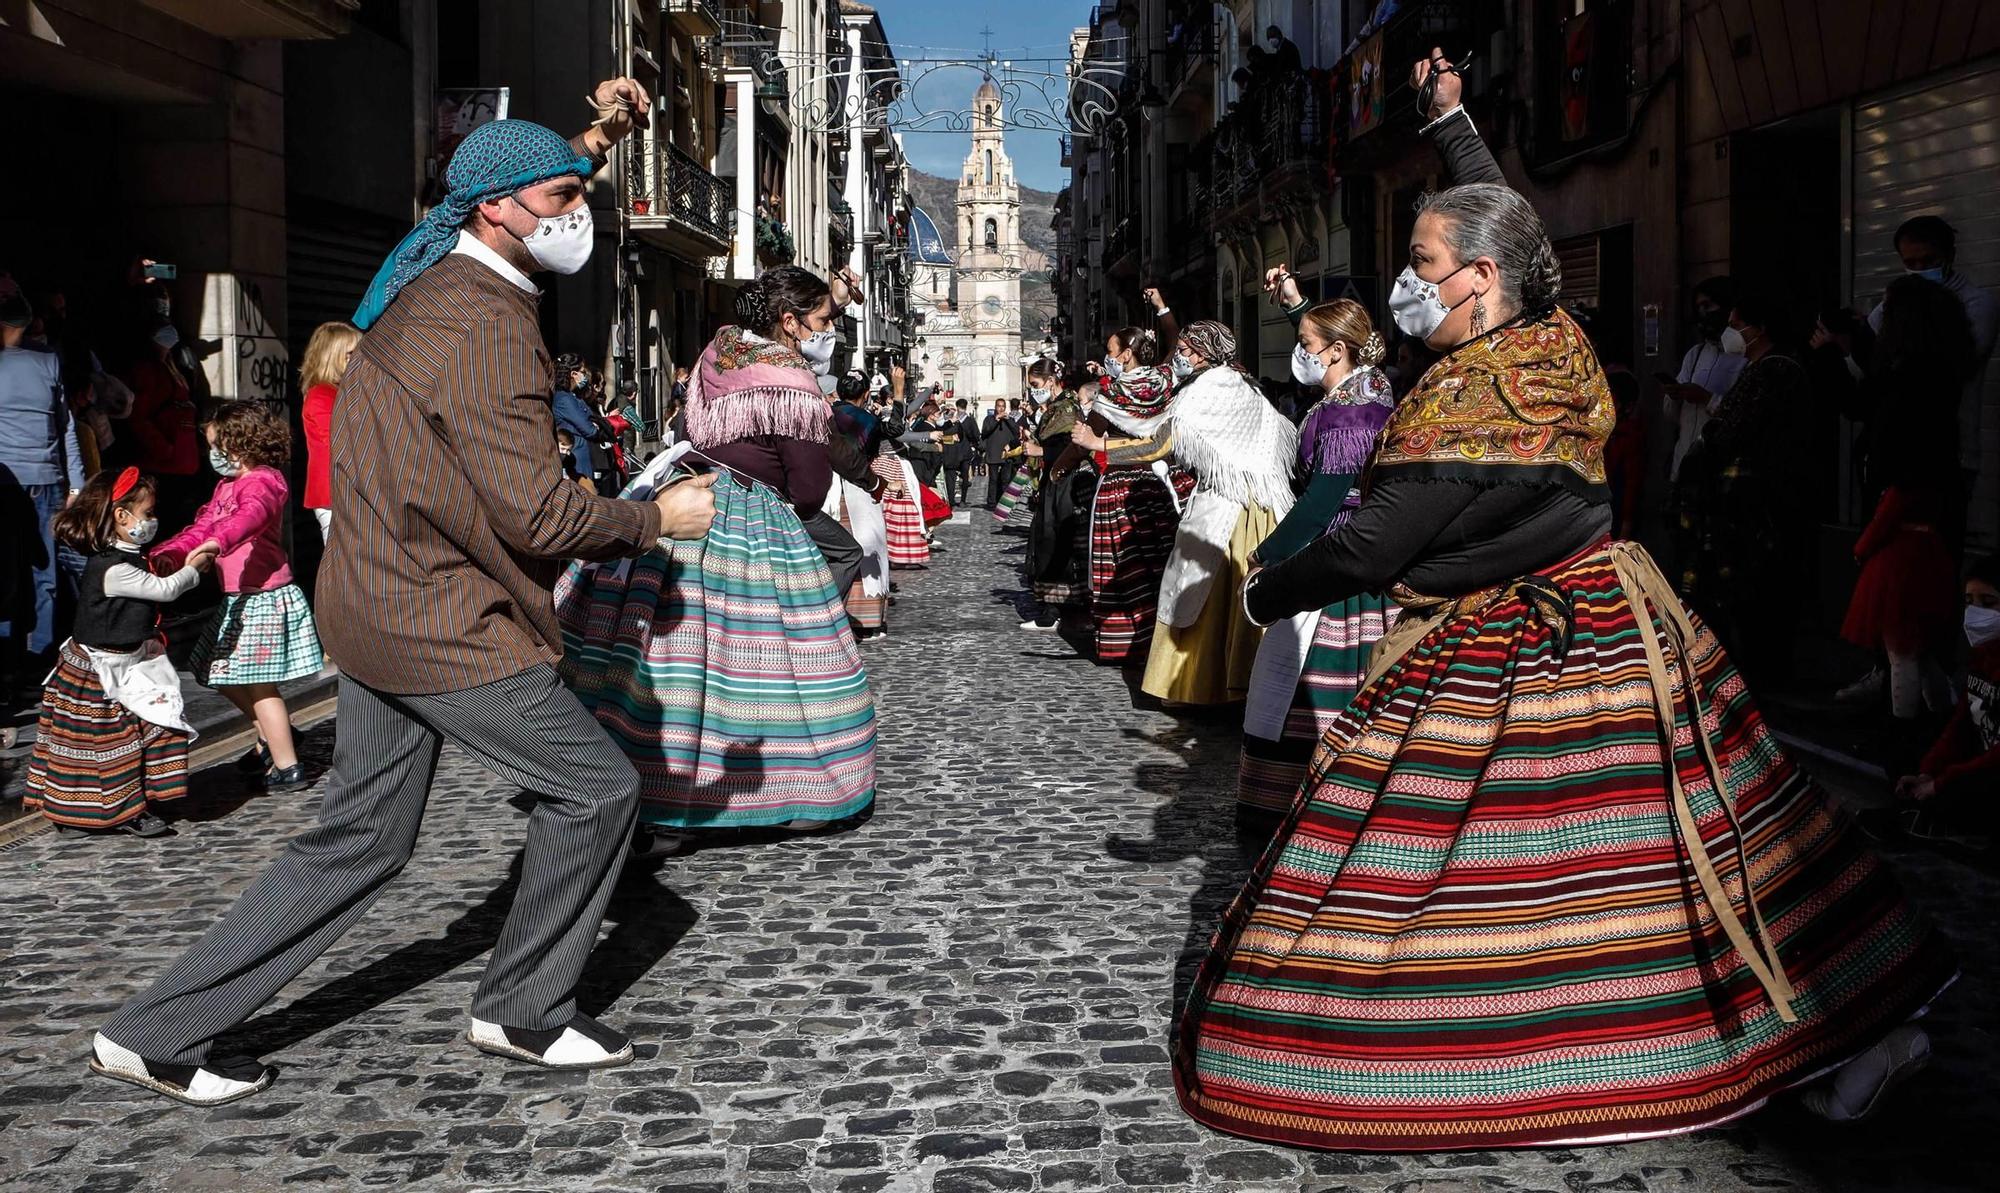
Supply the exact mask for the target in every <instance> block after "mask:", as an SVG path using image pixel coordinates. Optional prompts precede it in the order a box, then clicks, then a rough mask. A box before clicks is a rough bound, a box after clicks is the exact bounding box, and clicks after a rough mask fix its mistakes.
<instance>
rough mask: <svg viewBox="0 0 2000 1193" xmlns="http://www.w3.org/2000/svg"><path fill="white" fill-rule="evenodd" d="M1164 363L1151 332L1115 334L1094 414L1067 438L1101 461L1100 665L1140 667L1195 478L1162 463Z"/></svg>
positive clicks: (1092, 570)
mask: <svg viewBox="0 0 2000 1193" xmlns="http://www.w3.org/2000/svg"><path fill="white" fill-rule="evenodd" d="M1164 358H1165V350H1164V349H1162V347H1161V345H1160V339H1159V337H1158V336H1157V335H1155V334H1154V333H1153V332H1150V331H1141V330H1139V329H1138V328H1136V327H1126V328H1121V329H1120V330H1118V331H1115V332H1112V333H1111V336H1110V337H1109V339H1108V340H1107V341H1106V343H1105V357H1104V365H1103V370H1104V375H1103V376H1102V377H1101V378H1100V379H1099V381H1098V395H1097V400H1096V402H1095V403H1094V405H1093V406H1092V409H1091V415H1090V418H1089V419H1088V420H1086V421H1085V422H1082V423H1079V424H1077V426H1076V429H1075V431H1074V432H1073V433H1072V435H1071V437H1070V443H1071V446H1072V447H1074V448H1076V449H1079V450H1081V451H1086V452H1093V453H1096V459H1097V462H1098V481H1097V492H1096V494H1095V496H1094V497H1093V498H1092V500H1091V505H1090V564H1089V570H1088V577H1089V584H1090V621H1091V631H1092V633H1091V639H1092V641H1091V645H1092V653H1093V655H1094V657H1095V658H1096V659H1097V661H1098V662H1100V663H1129V664H1135V665H1143V664H1144V663H1145V661H1146V655H1147V652H1148V651H1149V650H1150V649H1151V648H1152V644H1153V622H1154V620H1155V616H1156V614H1157V612H1158V609H1159V600H1160V580H1161V578H1162V577H1163V576H1164V575H1165V574H1166V570H1167V558H1168V557H1169V556H1170V555H1172V554H1173V551H1174V532H1175V531H1176V530H1177V529H1179V527H1180V522H1181V506H1182V504H1183V503H1185V502H1186V501H1187V500H1188V498H1190V497H1192V496H1193V495H1194V476H1193V475H1192V474H1191V473H1188V472H1186V471H1185V470H1182V471H1175V470H1174V469H1173V468H1172V467H1171V466H1170V465H1169V464H1168V463H1167V456H1168V454H1169V453H1170V451H1171V450H1172V447H1173V438H1172V434H1171V432H1170V431H1169V430H1168V426H1167V401H1168V399H1169V398H1170V397H1172V395H1173V384H1172V381H1171V380H1170V379H1169V378H1168V376H1167V374H1166V373H1165V372H1164V371H1163V370H1162V369H1161V368H1160V363H1161V361H1162V360H1163V359H1164Z"/></svg>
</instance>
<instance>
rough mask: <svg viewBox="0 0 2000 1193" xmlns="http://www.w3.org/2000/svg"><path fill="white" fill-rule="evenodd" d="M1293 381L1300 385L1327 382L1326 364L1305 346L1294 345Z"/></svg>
mask: <svg viewBox="0 0 2000 1193" xmlns="http://www.w3.org/2000/svg"><path fill="white" fill-rule="evenodd" d="M1292 380H1294V381H1296V382H1298V383H1299V384H1300V385H1318V384H1320V383H1321V382H1323V381H1325V380H1326V362H1325V361H1323V360H1321V359H1320V358H1319V354H1318V353H1315V352H1310V351H1307V349H1306V346H1305V345H1304V344H1294V345H1292Z"/></svg>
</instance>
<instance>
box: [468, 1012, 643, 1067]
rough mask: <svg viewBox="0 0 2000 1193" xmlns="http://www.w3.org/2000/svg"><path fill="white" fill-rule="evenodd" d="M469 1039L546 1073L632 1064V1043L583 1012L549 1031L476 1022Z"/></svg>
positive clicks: (483, 1050) (494, 1053) (473, 1043)
mask: <svg viewBox="0 0 2000 1193" xmlns="http://www.w3.org/2000/svg"><path fill="white" fill-rule="evenodd" d="M466 1039H468V1040H470V1041H471V1042H472V1046H473V1047H474V1048H477V1049H479V1050H480V1051H481V1052H490V1053H492V1054H493V1055H494V1056H504V1057H507V1058H508V1059H510V1060H518V1061H525V1062H527V1063H528V1064H531V1065H540V1066H542V1067H543V1068H545V1069H609V1068H614V1067H616V1066H618V1065H623V1064H630V1063H631V1061H632V1042H631V1041H630V1040H627V1039H626V1038H625V1037H624V1036H621V1035H619V1034H618V1033H617V1032H615V1031H612V1030H611V1029H610V1028H608V1027H606V1026H604V1025H603V1024H602V1023H599V1022H598V1021H597V1020H595V1019H592V1018H591V1017H590V1016H588V1015H586V1014H584V1013H583V1012H581V1011H579V1012H577V1013H576V1016H575V1017H574V1018H572V1019H571V1020H570V1021H569V1022H568V1023H566V1024H564V1025H563V1026H561V1027H557V1028H551V1029H549V1030H547V1031H538V1030H535V1029H533V1028H526V1027H506V1026H503V1025H502V1024H498V1023H488V1022H486V1021H485V1020H483V1019H474V1020H473V1021H472V1030H471V1031H469V1032H467V1033H466Z"/></svg>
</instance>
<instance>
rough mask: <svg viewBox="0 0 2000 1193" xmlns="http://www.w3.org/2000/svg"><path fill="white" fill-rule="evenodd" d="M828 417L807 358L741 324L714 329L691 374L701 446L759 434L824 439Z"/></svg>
mask: <svg viewBox="0 0 2000 1193" xmlns="http://www.w3.org/2000/svg"><path fill="white" fill-rule="evenodd" d="M828 418H829V411H828V408H827V403H826V399H825V398H824V397H822V396H821V395H820V392H819V378H818V377H817V376H816V375H815V374H814V373H813V371H812V367H811V366H810V365H808V364H807V363H806V359H805V357H803V356H800V355H799V354H798V353H797V352H795V351H793V350H792V349H790V348H786V347H784V346H783V345H781V344H775V343H773V342H771V341H770V340H767V339H764V338H763V337H762V336H758V335H753V334H751V333H749V332H746V331H744V330H743V329H742V328H740V327H725V328H723V329H722V330H721V331H719V332H717V333H715V339H714V340H713V341H712V342H711V343H710V344H709V346H708V348H707V350H706V351H704V352H703V353H702V354H701V363H700V364H699V365H697V366H696V367H695V370H694V372H693V374H692V375H690V376H689V378H688V390H687V429H688V438H689V439H690V440H691V441H692V442H693V443H694V445H695V446H696V447H698V448H707V447H717V446H719V445H721V444H724V443H734V442H735V441H737V440H739V439H749V438H751V437H753V436H757V435H782V436H785V437H787V438H791V439H803V440H806V441H807V442H809V443H825V442H826V441H827V424H828Z"/></svg>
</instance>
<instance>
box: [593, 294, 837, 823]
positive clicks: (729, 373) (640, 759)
mask: <svg viewBox="0 0 2000 1193" xmlns="http://www.w3.org/2000/svg"><path fill="white" fill-rule="evenodd" d="M737 311H738V313H739V315H741V316H742V318H743V323H744V326H742V327H726V328H724V329H722V331H721V332H719V333H718V334H717V335H716V337H715V340H714V342H713V343H711V344H710V345H709V347H708V349H707V351H706V352H704V353H703V354H702V358H701V362H700V365H699V366H698V367H697V369H696V371H695V374H694V376H693V377H692V378H691V379H690V381H689V385H688V397H687V415H686V422H687V434H688V438H689V440H690V442H691V443H692V444H693V445H694V448H695V451H694V453H693V454H694V456H695V458H697V459H699V460H703V461H706V462H709V463H712V464H716V465H720V466H721V469H722V474H721V475H720V476H718V477H717V479H716V482H715V521H714V523H713V525H712V526H711V528H710V530H709V532H708V535H707V536H706V537H705V538H703V539H700V540H696V541H693V542H662V543H661V544H660V545H659V546H657V547H656V548H654V549H653V550H652V551H649V552H648V553H646V554H645V555H642V556H640V557H638V558H636V559H631V560H626V561H622V562H619V563H616V564H601V565H584V564H579V565H577V566H574V567H572V568H571V569H570V571H569V573H568V574H567V575H566V576H565V577H564V579H563V581H562V583H561V584H560V585H559V586H558V588H557V590H556V602H557V609H558V612H559V613H560V615H561V617H562V622H563V629H564V652H563V653H564V658H563V669H564V674H565V678H566V679H567V680H568V682H569V684H570V686H571V687H572V688H573V689H574V690H575V691H576V694H577V696H578V698H580V699H581V700H582V701H583V703H584V705H585V707H587V708H589V709H591V710H592V712H593V713H595V714H596V716H597V719H598V721H599V722H600V723H601V724H603V726H604V728H605V731H606V732H608V733H609V734H610V735H611V738H612V740H614V741H616V742H618V743H619V745H620V746H622V747H623V748H624V749H625V751H626V753H627V754H628V755H629V756H630V757H631V759H632V764H633V765H634V766H635V767H636V768H638V771H639V777H640V779H641V781H642V784H643V786H642V788H641V791H640V800H641V805H640V820H641V822H642V824H643V825H645V826H652V827H653V828H655V829H659V830H685V829H704V828H744V827H757V826H766V827H770V826H775V827H783V828H790V829H793V830H801V831H803V830H811V829H815V828H824V827H826V826H827V825H829V824H831V823H833V822H836V821H840V820H844V819H847V818H849V817H852V816H855V815H857V814H859V813H861V812H863V811H866V810H867V808H868V807H869V805H870V804H871V803H872V802H873V800H874V798H875V704H874V699H873V697H872V696H871V695H870V694H869V690H868V678H867V675H866V673H865V672H864V671H863V669H862V665H861V654H860V651H859V650H858V648H857V647H856V646H855V642H854V635H853V633H852V632H851V631H850V630H849V628H848V624H847V615H846V613H845V611H844V610H843V608H842V604H841V597H840V594H839V593H838V592H836V591H835V590H834V584H833V579H832V575H831V573H830V572H829V571H828V569H827V566H826V562H825V559H824V558H823V557H822V555H821V554H820V551H819V549H818V548H817V547H816V546H814V544H813V541H812V539H811V538H809V537H808V536H807V534H806V532H805V529H804V527H803V526H802V525H801V522H800V518H799V514H798V512H797V511H798V510H799V509H808V510H818V509H820V508H821V505H822V503H823V502H824V501H825V499H826V491H827V487H828V485H829V484H830V483H831V481H832V469H831V466H830V463H829V461H828V458H827V451H826V444H827V434H828V418H827V404H826V400H825V399H824V398H822V397H821V396H820V393H819V386H818V384H817V380H816V378H815V377H814V375H813V368H812V367H810V366H809V364H808V362H809V361H810V362H812V364H815V365H816V364H818V363H819V362H820V361H823V360H824V359H825V356H823V355H820V353H821V352H823V351H825V349H824V348H823V345H826V344H827V343H828V341H827V340H825V339H824V338H823V337H824V336H825V335H826V334H827V331H826V329H827V328H829V327H830V326H831V323H832V318H833V304H832V302H831V300H830V298H829V293H828V288H827V285H826V283H825V282H822V281H820V280H819V279H818V278H816V277H814V276H813V275H812V274H810V273H808V272H806V271H805V270H803V269H798V268H795V267H789V266H788V267H781V268H779V269H776V270H773V271H771V272H770V273H768V274H766V275H764V276H763V277H762V278H760V279H758V281H757V282H756V283H753V284H752V285H751V286H748V287H745V288H744V289H743V290H742V291H741V292H740V293H739V295H738V298H737ZM752 328H758V329H761V330H757V331H752V330H750V329H752ZM665 460H666V458H665V457H662V460H661V461H660V462H657V463H656V466H655V468H653V469H649V470H648V472H647V474H646V475H644V476H642V477H641V478H639V480H638V481H636V482H635V483H634V485H633V486H632V488H631V490H630V491H628V493H627V496H629V497H644V496H645V491H650V490H651V489H652V487H654V486H655V485H657V484H659V483H661V482H662V481H663V479H664V474H665V471H666V469H665ZM642 490H643V491H642ZM678 843H679V841H678V836H677V834H675V833H673V832H671V831H668V832H656V833H654V834H652V839H651V840H649V841H642V842H640V847H641V848H642V849H644V850H646V851H649V852H668V851H671V850H672V849H673V848H675V847H677V845H678Z"/></svg>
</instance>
